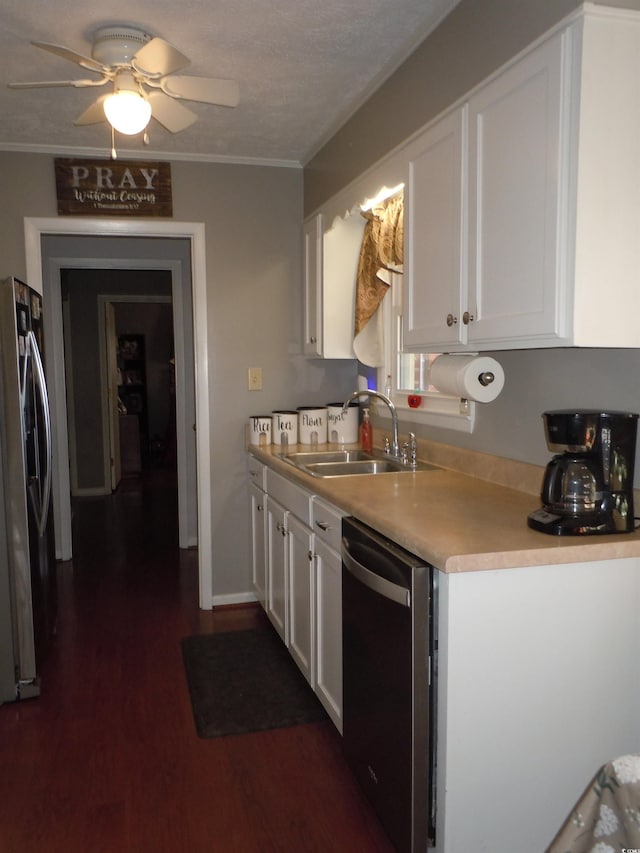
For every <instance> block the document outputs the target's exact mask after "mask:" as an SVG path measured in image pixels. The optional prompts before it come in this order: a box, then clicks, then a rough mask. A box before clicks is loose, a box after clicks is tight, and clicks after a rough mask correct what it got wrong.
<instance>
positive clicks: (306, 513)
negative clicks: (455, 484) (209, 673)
mask: <svg viewBox="0 0 640 853" xmlns="http://www.w3.org/2000/svg"><path fill="white" fill-rule="evenodd" d="M264 482H265V491H264V492H263V491H262V490H261V489H260V488H259V487H258V484H257V483H256V482H255V480H252V482H251V483H250V486H249V492H250V507H251V513H252V516H251V518H252V525H251V530H252V552H253V555H254V556H253V559H254V587H255V590H256V596H257V598H258V600H259V601H260V603H261V604H262V606H263V607H264V609H265V612H266V614H267V616H268V617H269V619H270V621H271V623H272V624H273V626H274V628H275V629H276V631H277V632H278V634H279V635H280V637H281V638H282V641H283V642H284V643H285V645H286V646H287V648H288V649H289V652H290V654H291V656H292V657H293V659H294V660H295V662H296V664H297V665H298V667H299V668H300V671H301V672H302V673H303V675H304V677H305V678H306V679H307V681H308V682H309V684H310V685H311V687H312V688H313V690H314V691H315V693H316V695H317V696H318V698H319V700H320V701H321V702H322V704H323V706H324V708H325V710H326V711H327V714H328V715H329V717H330V718H331V720H332V721H333V723H334V725H335V726H336V728H337V729H338V730H339V731H340V733H342V560H341V557H340V540H341V535H342V516H343V514H344V513H342V512H341V511H340V510H339V509H337V508H336V507H334V506H332V505H331V504H328V503H326V502H325V501H322V500H321V499H319V498H318V497H316V496H314V495H312V494H311V493H310V492H307V491H306V489H303V488H301V487H300V486H297V485H296V484H295V483H293V482H292V481H290V480H288V479H287V478H286V477H283V476H281V475H280V474H278V473H277V472H275V471H273V470H272V469H270V468H268V467H266V470H265V480H264ZM260 507H263V509H262V510H261V509H260ZM261 553H262V555H263V557H264V563H263V566H264V568H263V570H262V571H263V572H264V574H263V573H262V572H261V570H260V569H259V568H258V569H256V568H255V567H256V566H260V554H261ZM256 576H257V578H258V581H256ZM262 577H264V578H265V580H264V590H265V591H264V595H261V594H260V578H262Z"/></svg>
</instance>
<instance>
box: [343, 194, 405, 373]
mask: <svg viewBox="0 0 640 853" xmlns="http://www.w3.org/2000/svg"><path fill="white" fill-rule="evenodd" d="M403 213H404V198H403V196H402V194H400V195H398V196H395V197H394V198H391V199H387V200H386V201H385V202H383V203H381V204H379V205H377V206H376V207H374V208H371V209H370V210H366V211H362V215H363V216H364V217H365V219H366V220H367V224H366V225H365V229H364V234H363V237H362V246H361V248H360V259H359V262H358V273H357V281H356V305H355V328H354V342H353V347H354V351H355V353H356V356H357V357H358V359H359V361H361V362H362V363H363V364H367V365H369V366H371V367H379V366H381V365H382V364H384V337H383V328H382V315H381V311H379V308H380V305H381V303H382V300H383V299H384V297H385V294H386V293H387V291H388V289H389V281H390V278H389V274H390V272H391V271H395V272H397V271H398V270H399V268H400V267H401V266H402V262H403V243H404V216H403Z"/></svg>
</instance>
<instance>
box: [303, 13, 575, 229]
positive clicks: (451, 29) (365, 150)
mask: <svg viewBox="0 0 640 853" xmlns="http://www.w3.org/2000/svg"><path fill="white" fill-rule="evenodd" d="M580 5H581V4H580V0H461V2H460V3H459V4H458V5H457V6H456V7H455V8H454V9H453V11H452V12H451V13H450V14H449V15H448V16H447V17H446V18H445V19H444V20H443V21H442V22H441V24H440V25H439V26H438V27H437V28H436V29H435V30H434V31H433V32H432V33H431V34H430V35H429V36H428V38H427V39H425V41H424V42H423V43H422V44H421V45H420V46H419V47H418V48H417V49H416V50H415V51H414V52H413V53H412V54H411V56H410V57H409V58H408V59H407V60H406V61H405V62H404V63H403V64H402V65H401V66H400V67H399V68H398V69H397V71H396V72H395V73H394V74H393V75H392V76H391V77H390V78H389V79H388V80H387V81H386V83H384V84H383V85H382V86H380V88H379V89H378V90H377V91H376V92H374V94H373V95H372V96H371V97H370V98H369V100H368V101H366V103H364V104H363V105H362V107H360V109H359V110H357V111H356V112H355V113H354V114H353V116H351V117H350V118H349V120H348V121H347V122H346V123H345V124H344V125H343V126H342V127H341V128H340V130H339V131H338V132H337V133H336V134H335V136H333V138H332V139H330V140H329V141H328V142H327V144H326V145H325V146H324V147H323V148H322V149H321V150H320V151H318V153H317V154H316V155H315V156H314V157H313V158H312V159H311V160H310V161H309V162H308V163H307V164H306V166H305V169H304V208H305V215H306V214H309V213H311V212H312V211H314V210H315V209H316V208H317V207H319V206H320V205H321V204H322V202H323V201H326V199H328V198H331V196H333V195H335V194H336V192H337V191H338V190H339V189H341V188H342V187H344V186H346V185H347V184H348V183H349V182H350V181H351V180H353V178H355V177H357V176H358V175H359V174H362V172H364V171H366V169H367V168H368V167H369V166H371V165H373V164H374V163H376V162H377V161H378V160H380V159H381V158H382V157H384V155H385V154H387V153H388V152H389V151H391V150H392V149H393V148H395V147H396V146H397V145H399V144H400V143H401V142H403V141H404V140H405V139H406V138H407V137H409V136H411V135H412V134H413V133H415V132H416V131H417V130H419V129H420V128H421V127H422V126H423V125H424V124H426V123H427V122H428V121H430V120H431V119H432V118H434V117H435V116H437V115H438V114H439V113H441V112H442V111H443V110H444V109H445V108H446V107H447V106H449V105H450V104H452V103H454V102H455V101H457V100H458V99H459V98H461V97H462V96H463V95H464V94H465V93H466V92H468V91H469V90H470V89H472V88H473V87H474V86H475V85H477V84H478V83H479V82H480V81H481V80H483V79H484V78H485V77H488V76H489V74H491V73H492V72H493V71H495V70H496V69H497V68H499V67H500V66H501V65H502V64H504V63H505V62H506V61H507V60H509V59H510V58H511V57H512V56H514V55H515V54H516V53H518V52H519V51H520V50H522V49H523V48H525V47H526V46H527V45H528V44H529V43H530V42H531V41H533V40H534V39H535V38H536V37H537V36H539V35H541V34H542V33H544V32H545V30H548V29H549V28H550V27H551V26H553V24H555V23H556V22H557V21H559V20H560V19H561V18H563V17H564V16H565V15H567V14H569V13H570V12H571V11H573V10H574V9H575V8H576V7H578V6H580Z"/></svg>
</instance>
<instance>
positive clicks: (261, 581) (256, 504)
mask: <svg viewBox="0 0 640 853" xmlns="http://www.w3.org/2000/svg"><path fill="white" fill-rule="evenodd" d="M265 482H266V466H265V465H263V464H262V463H261V462H258V460H257V459H256V458H255V457H254V456H249V519H250V523H251V577H252V581H253V588H254V590H255V593H256V598H257V599H258V601H259V602H260V604H261V605H262V606H263V607H266V602H267V550H266V548H267V494H266V492H265Z"/></svg>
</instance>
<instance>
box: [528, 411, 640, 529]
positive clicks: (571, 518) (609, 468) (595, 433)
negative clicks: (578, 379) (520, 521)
mask: <svg viewBox="0 0 640 853" xmlns="http://www.w3.org/2000/svg"><path fill="white" fill-rule="evenodd" d="M543 419H544V425H545V434H546V438H547V445H548V447H549V449H550V450H552V451H554V452H556V455H555V456H554V457H553V458H552V459H551V461H550V462H549V464H548V465H547V467H546V469H545V473H544V478H543V481H542V491H541V498H542V503H543V506H542V507H541V508H540V509H538V510H535V512H532V513H531V514H530V515H529V518H528V524H529V527H532V528H533V529H534V530H540V531H542V532H543V533H552V534H555V535H573V536H578V535H593V534H598V533H629V532H631V531H632V530H633V529H634V526H635V519H634V509H633V472H634V463H635V449H636V432H637V423H638V415H637V414H634V413H632V412H600V411H596V410H583V411H577V412H574V411H569V410H561V411H554V412H545V413H544V414H543ZM557 451H561V452H559V453H558V452H557Z"/></svg>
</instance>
